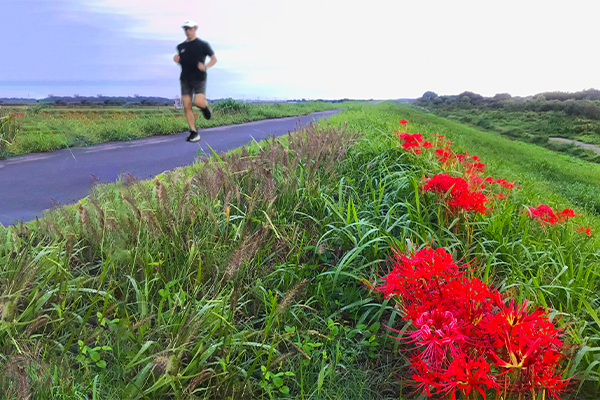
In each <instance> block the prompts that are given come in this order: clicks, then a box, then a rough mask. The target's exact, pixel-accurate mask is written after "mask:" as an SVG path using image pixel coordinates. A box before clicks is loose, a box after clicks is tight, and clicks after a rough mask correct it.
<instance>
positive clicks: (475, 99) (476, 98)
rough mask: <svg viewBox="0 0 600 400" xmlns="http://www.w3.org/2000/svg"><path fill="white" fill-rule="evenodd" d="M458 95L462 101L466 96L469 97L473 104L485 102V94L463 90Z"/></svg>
mask: <svg viewBox="0 0 600 400" xmlns="http://www.w3.org/2000/svg"><path fill="white" fill-rule="evenodd" d="M458 97H459V98H460V99H461V102H464V100H463V99H464V97H468V98H469V102H470V103H471V104H481V103H483V96H482V95H480V94H477V93H473V92H462V93H461V94H459V95H458Z"/></svg>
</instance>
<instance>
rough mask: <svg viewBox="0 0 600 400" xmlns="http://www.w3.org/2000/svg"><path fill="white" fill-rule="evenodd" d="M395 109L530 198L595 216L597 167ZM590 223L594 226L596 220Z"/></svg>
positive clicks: (599, 195)
mask: <svg viewBox="0 0 600 400" xmlns="http://www.w3.org/2000/svg"><path fill="white" fill-rule="evenodd" d="M399 107H400V109H401V110H403V112H405V113H406V114H407V115H408V116H410V117H411V118H413V120H414V121H415V122H417V123H420V124H423V125H424V128H425V130H426V131H437V132H439V133H441V134H447V135H448V137H450V138H452V139H453V140H454V142H455V143H456V144H457V145H458V146H460V147H461V148H462V149H466V150H468V151H469V152H470V153H471V154H477V155H479V156H480V157H481V158H482V159H483V160H485V162H486V164H487V165H488V170H489V171H490V172H491V173H493V174H495V175H499V176H503V177H505V178H506V179H511V180H516V181H517V182H518V183H519V184H520V185H521V186H522V187H523V189H524V192H525V194H526V196H527V197H528V198H529V199H531V200H532V201H539V202H541V203H548V202H551V203H553V204H555V205H557V206H565V207H566V206H576V207H578V208H580V209H585V210H587V211H588V212H590V213H591V214H594V215H596V216H600V165H598V164H594V163H590V162H586V161H583V160H580V159H577V158H574V157H570V156H567V155H564V154H557V153H555V152H553V151H550V150H547V149H544V148H541V147H539V146H536V145H533V144H528V143H523V142H518V141H511V140H508V139H506V138H504V137H502V136H500V135H499V134H495V133H492V132H483V131H480V130H477V129H474V128H471V127H468V126H466V125H463V124H460V123H457V122H453V121H449V120H447V119H444V118H440V117H437V116H435V115H433V114H426V113H423V112H421V111H418V110H415V109H413V108H411V107H409V106H404V105H401V106H399ZM592 221H593V223H594V224H595V225H596V226H599V227H600V219H597V218H593V219H592V220H590V222H592Z"/></svg>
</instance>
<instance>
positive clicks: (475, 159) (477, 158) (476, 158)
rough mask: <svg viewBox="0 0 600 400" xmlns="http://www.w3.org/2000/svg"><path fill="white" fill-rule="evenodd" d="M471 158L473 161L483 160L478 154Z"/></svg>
mask: <svg viewBox="0 0 600 400" xmlns="http://www.w3.org/2000/svg"><path fill="white" fill-rule="evenodd" d="M471 159H472V160H473V161H481V160H480V159H479V157H477V156H473V157H471Z"/></svg>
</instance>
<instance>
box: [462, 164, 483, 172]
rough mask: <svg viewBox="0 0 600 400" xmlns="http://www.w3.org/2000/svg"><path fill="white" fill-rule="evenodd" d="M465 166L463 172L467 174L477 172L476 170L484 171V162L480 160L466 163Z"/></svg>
mask: <svg viewBox="0 0 600 400" xmlns="http://www.w3.org/2000/svg"><path fill="white" fill-rule="evenodd" d="M465 168H466V171H465V173H467V174H471V173H478V172H479V173H480V172H484V171H485V164H483V163H480V162H475V163H466V164H465Z"/></svg>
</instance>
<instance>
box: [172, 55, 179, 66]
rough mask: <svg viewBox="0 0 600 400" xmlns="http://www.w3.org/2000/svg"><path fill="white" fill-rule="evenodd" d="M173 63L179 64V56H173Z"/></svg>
mask: <svg viewBox="0 0 600 400" xmlns="http://www.w3.org/2000/svg"><path fill="white" fill-rule="evenodd" d="M173 61H175V62H176V63H177V64H179V54H175V56H174V57H173Z"/></svg>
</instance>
